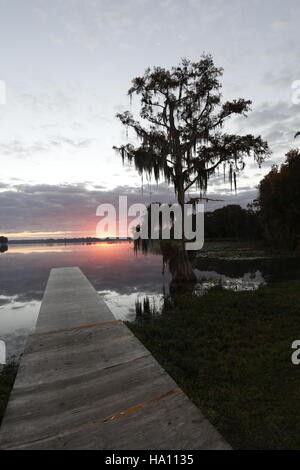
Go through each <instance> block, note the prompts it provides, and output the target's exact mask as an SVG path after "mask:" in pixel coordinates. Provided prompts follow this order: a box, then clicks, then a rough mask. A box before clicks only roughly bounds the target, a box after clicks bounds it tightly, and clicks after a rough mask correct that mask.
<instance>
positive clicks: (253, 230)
mask: <svg viewBox="0 0 300 470" xmlns="http://www.w3.org/2000/svg"><path fill="white" fill-rule="evenodd" d="M204 234H205V239H207V238H222V239H223V238H233V239H236V238H237V239H247V240H257V239H260V238H262V226H261V223H260V217H259V214H258V212H255V211H254V210H253V209H251V208H248V209H243V208H242V207H241V206H239V205H237V204H232V205H228V206H225V207H222V208H221V209H216V210H215V211H213V212H206V213H205V215H204Z"/></svg>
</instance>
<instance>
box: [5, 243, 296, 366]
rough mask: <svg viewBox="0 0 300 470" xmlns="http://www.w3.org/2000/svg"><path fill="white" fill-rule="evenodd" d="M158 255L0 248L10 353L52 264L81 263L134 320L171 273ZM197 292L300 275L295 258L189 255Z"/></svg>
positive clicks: (121, 246)
mask: <svg viewBox="0 0 300 470" xmlns="http://www.w3.org/2000/svg"><path fill="white" fill-rule="evenodd" d="M162 264H163V263H162V257H161V256H160V255H157V254H147V255H143V254H141V253H139V254H138V255H135V254H134V250H133V244H131V243H128V242H126V243H124V242H122V243H98V244H94V245H52V246H47V245H32V246H27V245H26V246H25V245H24V246H17V245H15V246H13V245H11V246H10V247H9V250H8V251H7V252H5V253H1V254H0V339H2V340H4V341H6V345H7V353H8V357H12V356H14V355H15V356H18V355H19V354H20V353H21V352H22V351H23V348H24V345H25V342H26V339H27V336H28V333H29V332H30V331H32V330H33V329H34V326H35V322H36V318H37V315H38V312H39V307H40V303H41V299H42V296H43V293H44V290H45V287H46V283H47V279H48V276H49V272H50V269H51V268H57V267H63V266H79V267H80V268H81V270H82V271H83V272H84V274H85V275H86V276H87V278H88V279H89V280H90V281H91V283H92V284H93V285H94V287H95V288H96V290H97V291H98V292H99V294H100V295H102V296H103V298H104V300H105V301H106V302H107V304H108V306H109V307H110V309H111V310H112V312H113V313H114V315H115V316H116V318H118V319H122V320H124V319H127V320H133V319H134V318H135V303H136V301H137V300H138V299H139V300H143V298H144V297H146V296H148V297H149V298H150V300H151V302H152V303H155V305H156V307H157V309H159V308H160V306H161V305H162V299H163V293H164V292H165V293H168V286H169V282H170V275H169V273H168V272H167V270H166V272H165V274H164V275H163V274H162V267H163V266H162ZM193 264H194V268H195V272H196V274H197V276H198V279H199V284H197V286H196V293H197V294H198V295H203V294H205V293H206V292H207V291H208V290H209V289H210V288H211V287H212V286H213V285H215V284H216V283H220V282H221V283H222V285H223V286H224V287H225V288H228V289H235V290H253V289H256V288H257V287H258V286H259V285H261V284H264V283H267V282H272V281H277V280H281V279H282V278H286V279H294V278H295V279H297V278H300V271H299V266H300V263H299V260H297V259H294V260H286V259H279V260H272V259H247V260H245V259H238V260H237V259H218V258H217V257H214V256H213V257H212V256H209V257H198V258H196V259H194V261H193Z"/></svg>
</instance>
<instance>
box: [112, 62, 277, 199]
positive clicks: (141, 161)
mask: <svg viewBox="0 0 300 470" xmlns="http://www.w3.org/2000/svg"><path fill="white" fill-rule="evenodd" d="M222 74H223V69H222V68H218V67H216V66H215V65H214V62H213V59H212V57H211V56H210V55H203V56H202V57H201V59H200V60H199V61H198V62H191V61H189V60H187V59H182V60H181V62H180V64H179V65H178V66H177V67H172V68H171V69H170V70H167V69H165V68H161V67H154V68H153V69H150V68H148V69H147V70H146V71H145V73H144V75H143V76H141V77H137V78H134V79H133V81H132V87H131V88H130V89H129V91H128V94H129V96H130V97H132V96H133V95H138V96H139V97H140V119H139V120H136V119H135V118H134V116H133V114H132V113H131V112H129V111H126V112H124V113H119V114H117V117H118V118H119V119H120V121H121V123H122V124H124V126H126V128H131V129H133V130H134V132H135V134H136V136H137V137H138V138H139V140H140V143H139V145H136V146H134V145H132V144H131V143H127V144H126V145H122V146H121V147H114V148H115V149H116V150H117V151H118V152H119V153H120V154H121V156H122V159H123V161H125V160H127V161H128V162H133V163H134V165H135V167H136V169H137V170H138V172H139V173H140V174H141V175H142V174H147V175H148V176H149V177H154V179H155V180H156V181H157V182H158V181H159V180H161V179H164V180H165V181H167V182H168V183H169V184H172V185H173V187H174V190H175V193H176V195H177V200H178V203H179V204H180V205H181V206H183V205H184V203H185V194H186V192H187V191H188V190H189V189H191V188H192V187H195V188H197V189H198V190H200V191H201V192H203V193H205V192H206V190H207V187H208V181H209V179H210V178H211V177H212V176H213V175H214V174H215V172H216V170H217V169H218V168H219V167H220V165H222V166H223V171H224V177H225V174H227V175H228V176H229V180H230V183H231V185H232V186H234V187H236V178H237V175H238V174H239V173H240V172H241V171H242V170H243V169H244V167H245V157H248V156H250V155H251V154H252V155H253V157H254V159H255V160H256V161H257V163H258V164H259V165H260V164H261V163H262V161H263V160H264V158H265V157H266V155H267V154H268V153H269V149H268V145H267V143H266V142H265V141H263V140H262V139H261V137H254V136H253V135H250V134H249V135H236V134H230V133H227V132H225V131H224V129H223V127H224V124H225V123H226V122H227V120H228V119H229V118H230V117H232V116H234V115H244V116H245V115H246V114H247V113H248V111H249V110H250V105H251V101H249V100H244V99H242V98H239V99H236V100H233V101H226V102H224V103H222V95H221V93H220V88H221V83H220V78H221V76H222Z"/></svg>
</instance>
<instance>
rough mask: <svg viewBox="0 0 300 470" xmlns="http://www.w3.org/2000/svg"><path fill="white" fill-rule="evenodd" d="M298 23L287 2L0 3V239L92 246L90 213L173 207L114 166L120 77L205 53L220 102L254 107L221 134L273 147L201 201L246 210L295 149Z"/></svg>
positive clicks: (126, 79)
mask: <svg viewBox="0 0 300 470" xmlns="http://www.w3.org/2000/svg"><path fill="white" fill-rule="evenodd" d="M299 14H300V2H299V1H298V0H286V1H285V2H282V0H264V1H263V2H262V1H261V0H155V1H153V0H152V1H151V0H126V1H125V0H51V2H49V1H48V0H26V1H24V0H0V156H1V162H2V164H1V169H0V232H1V234H6V235H7V236H9V238H27V237H35V238H43V237H48V236H56V237H58V238H60V237H63V236H94V235H95V230H96V226H97V223H98V219H99V218H98V217H97V216H96V209H97V206H98V205H99V204H101V203H104V202H105V203H106V202H112V203H117V200H118V196H119V195H127V196H128V197H129V202H149V201H151V200H152V201H158V200H159V201H162V202H164V201H166V202H171V201H172V200H174V192H173V190H172V188H169V187H168V186H167V185H166V184H165V183H164V182H162V183H161V184H159V185H158V186H156V184H154V183H153V184H151V186H147V185H146V187H145V188H144V190H143V192H142V190H141V179H140V177H139V175H138V174H137V173H136V171H135V169H134V168H133V167H128V166H125V167H124V166H123V165H122V162H121V159H120V158H119V157H118V156H117V155H116V153H115V152H114V151H113V149H112V147H113V146H114V145H117V146H118V145H120V144H122V143H124V142H125V141H126V135H125V132H124V129H122V126H121V124H120V123H119V122H118V120H117V119H116V118H115V115H116V113H118V112H120V111H124V110H126V109H130V102H129V99H128V96H127V90H128V89H129V87H130V84H131V80H132V78H134V77H135V76H139V75H142V74H143V72H144V70H145V69H146V68H147V67H148V66H150V67H152V66H163V67H166V68H169V67H171V66H173V65H177V64H178V63H179V61H180V59H181V58H182V57H187V58H189V59H191V60H199V59H200V57H201V54H202V53H204V52H205V53H210V54H212V56H213V58H214V61H215V64H216V65H217V66H220V67H223V68H224V75H223V79H222V83H223V89H222V93H223V97H224V99H225V100H227V99H233V98H239V97H242V98H245V99H251V100H252V103H253V104H252V111H251V113H250V114H249V116H248V118H240V119H234V121H233V122H232V125H231V126H232V127H231V128H232V130H234V131H236V132H239V133H241V134H243V133H253V134H254V135H261V136H262V137H263V138H264V139H266V140H267V141H268V143H269V146H270V148H271V150H272V155H271V157H270V158H269V160H268V161H267V162H265V163H264V164H263V166H262V168H261V169H259V168H258V167H257V165H255V164H254V162H253V161H252V160H251V159H250V160H249V162H248V163H247V166H246V169H245V171H244V174H243V175H242V176H240V177H239V179H238V193H237V194H236V195H235V194H234V193H232V192H231V191H230V185H229V182H226V183H225V184H224V182H223V180H222V178H218V177H216V179H215V180H214V181H212V184H211V186H210V187H209V191H208V196H209V197H216V196H217V198H218V199H223V200H224V204H225V203H226V204H228V203H235V204H241V205H243V206H245V205H246V204H247V203H248V202H251V201H252V200H253V199H254V198H255V197H256V195H257V189H256V187H257V184H258V183H259V181H260V180H261V179H262V177H263V176H264V175H265V174H266V173H267V172H268V171H269V170H270V168H271V166H272V165H273V164H275V163H277V164H280V163H283V161H284V159H285V154H286V152H287V151H288V150H289V149H291V148H294V147H295V146H296V145H297V141H295V140H294V137H293V136H294V134H295V132H296V131H297V130H299V129H300V104H299V103H298V101H299V100H297V99H295V89H293V88H292V86H293V83H295V82H296V81H297V80H300V43H299ZM4 85H5V96H3V92H2V93H1V87H2V88H3V87H4ZM294 86H295V85H294ZM4 98H5V99H4ZM134 106H136V104H135V105H134ZM130 138H132V136H131V137H130ZM219 205H220V203H219ZM215 207H217V203H210V204H208V205H207V210H213V209H214V208H215Z"/></svg>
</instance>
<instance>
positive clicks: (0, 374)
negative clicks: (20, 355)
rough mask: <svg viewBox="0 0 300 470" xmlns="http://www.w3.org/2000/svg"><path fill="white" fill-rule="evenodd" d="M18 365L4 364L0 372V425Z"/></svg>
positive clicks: (13, 363)
mask: <svg viewBox="0 0 300 470" xmlns="http://www.w3.org/2000/svg"><path fill="white" fill-rule="evenodd" d="M17 371H18V365H17V363H15V362H11V363H10V364H6V365H5V366H3V368H2V370H0V425H1V421H2V418H3V415H4V412H5V408H6V405H7V402H8V399H9V395H10V392H11V390H12V388H13V385H14V381H15V378H16V375H17Z"/></svg>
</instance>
